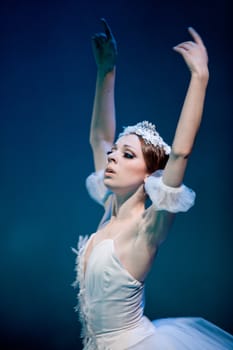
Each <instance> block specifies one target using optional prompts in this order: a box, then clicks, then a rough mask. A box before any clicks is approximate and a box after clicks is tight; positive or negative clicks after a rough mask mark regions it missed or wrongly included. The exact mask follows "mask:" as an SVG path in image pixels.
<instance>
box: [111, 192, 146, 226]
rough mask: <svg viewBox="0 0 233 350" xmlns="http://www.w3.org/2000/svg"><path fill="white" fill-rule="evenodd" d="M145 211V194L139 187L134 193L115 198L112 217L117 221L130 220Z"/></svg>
mask: <svg viewBox="0 0 233 350" xmlns="http://www.w3.org/2000/svg"><path fill="white" fill-rule="evenodd" d="M144 210H145V192H144V189H143V186H140V187H139V188H138V190H137V191H136V192H133V193H127V194H126V195H117V194H116V196H115V202H114V205H113V212H112V215H113V216H114V217H116V218H118V219H125V218H130V217H131V216H135V215H137V214H139V213H142V212H143V211H144Z"/></svg>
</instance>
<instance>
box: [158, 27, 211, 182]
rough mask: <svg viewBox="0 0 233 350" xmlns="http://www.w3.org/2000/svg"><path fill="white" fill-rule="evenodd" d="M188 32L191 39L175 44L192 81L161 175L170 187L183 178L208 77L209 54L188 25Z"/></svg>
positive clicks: (200, 116) (198, 120)
mask: <svg viewBox="0 0 233 350" xmlns="http://www.w3.org/2000/svg"><path fill="white" fill-rule="evenodd" d="M188 31H189V33H190V35H191V36H192V38H193V41H186V42H183V43H181V44H179V45H177V46H175V47H174V50H175V51H176V52H178V53H180V54H181V55H182V57H183V59H184V61H185V62H186V64H187V66H188V68H189V69H190V72H191V80H190V84H189V87H188V91H187V94H186V97H185V101H184V104H183V108H182V111H181V114H180V118H179V121H178V125H177V129H176V133H175V137H174V140H173V144H172V150H171V154H170V157H169V160H168V162H167V165H166V168H165V170H164V174H163V182H164V183H165V184H166V185H168V186H172V187H178V186H179V185H180V184H181V183H182V181H183V177H184V172H185V168H186V165H187V160H188V157H189V155H190V153H191V151H192V148H193V144H194V140H195V137H196V134H197V131H198V128H199V125H200V122H201V119H202V113H203V106H204V99H205V94H206V87H207V83H208V79H209V71H208V55H207V51H206V48H205V46H204V44H203V41H202V39H201V37H200V35H199V34H198V33H197V32H196V31H195V30H194V29H193V28H189V29H188Z"/></svg>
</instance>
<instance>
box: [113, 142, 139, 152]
mask: <svg viewBox="0 0 233 350" xmlns="http://www.w3.org/2000/svg"><path fill="white" fill-rule="evenodd" d="M114 147H115V148H117V143H114V144H113V148H114ZM123 147H125V148H132V149H134V150H135V151H136V148H135V147H133V146H131V145H127V144H124V145H123Z"/></svg>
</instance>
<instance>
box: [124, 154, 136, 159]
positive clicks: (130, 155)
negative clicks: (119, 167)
mask: <svg viewBox="0 0 233 350" xmlns="http://www.w3.org/2000/svg"><path fill="white" fill-rule="evenodd" d="M124 157H125V158H128V159H132V158H134V155H133V154H131V153H129V152H124Z"/></svg>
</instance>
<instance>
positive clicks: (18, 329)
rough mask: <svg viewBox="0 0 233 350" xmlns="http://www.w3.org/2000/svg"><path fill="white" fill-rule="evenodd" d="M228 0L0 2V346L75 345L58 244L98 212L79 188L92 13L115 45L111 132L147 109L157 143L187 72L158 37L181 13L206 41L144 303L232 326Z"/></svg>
mask: <svg viewBox="0 0 233 350" xmlns="http://www.w3.org/2000/svg"><path fill="white" fill-rule="evenodd" d="M229 3H230V2H229V1H228V2H227V1H226V0H223V1H221V2H220V1H216V2H213V1H212V2H211V1H205V0H203V1H200V0H197V1H194V2H192V4H191V3H190V2H187V1H163V3H162V4H161V1H160V2H156V1H149V0H144V1H137V0H135V1H129V0H126V1H121V0H118V1H115V2H112V3H111V2H110V1H106V0H105V1H98V2H97V1H92V2H91V1H90V2H89V1H85V2H81V1H72V0H67V1H47V2H46V1H37V0H36V1H16V0H12V1H6V0H5V1H2V2H1V5H0V33H1V40H0V44H1V55H0V60H1V64H0V70H1V84H0V89H1V95H0V96H1V103H0V121H1V123H0V125H1V127H0V136H1V137H0V152H1V153H0V154H1V165H0V166H1V168H0V169H1V171H0V177H1V182H0V186H1V187H0V191H1V192H0V201H1V202H0V203H1V210H0V215H1V217H0V271H1V287H0V310H1V311H0V322H1V327H0V336H1V344H2V347H1V349H4V350H5V349H11V350H20V349H23V350H25V349H50V350H63V349H66V350H69V349H80V348H81V342H80V339H79V322H78V316H77V314H75V313H74V311H73V307H74V306H75V304H76V299H75V294H76V293H75V291H74V290H73V289H72V288H71V286H70V285H71V283H72V282H73V280H74V278H75V273H74V259H75V256H74V254H73V253H72V252H71V246H73V247H74V246H75V245H76V242H77V239H78V235H79V234H87V233H91V232H93V231H95V229H96V225H97V223H98V220H99V219H100V217H101V215H102V209H101V208H100V207H99V206H98V205H97V204H95V203H94V202H92V201H91V199H90V198H89V197H88V195H87V193H86V190H85V186H84V184H85V178H86V176H87V175H88V174H89V173H90V172H91V171H92V170H93V162H92V158H91V150H90V147H89V144H88V133H89V123H90V116H91V110H92V100H93V96H94V86H95V77H96V67H95V63H94V59H93V57H92V51H91V36H92V34H93V33H95V32H98V31H100V30H102V28H101V25H100V22H99V18H101V17H105V18H107V20H108V21H109V23H110V25H111V27H112V30H113V32H114V34H115V36H116V38H117V41H118V47H119V57H118V68H117V82H116V107H117V118H118V126H117V127H118V132H119V131H120V130H121V126H122V125H128V124H131V123H136V122H138V121H140V120H143V119H148V120H150V121H153V122H155V123H156V125H157V127H158V129H159V130H160V132H161V134H162V135H163V137H164V139H165V140H167V141H168V142H169V143H171V141H172V137H173V134H174V131H175V127H176V122H177V118H178V116H179V112H180V109H181V106H182V102H183V99H184V96H185V91H186V88H187V84H188V80H189V72H188V70H187V68H186V66H185V64H184V62H183V60H182V58H181V57H180V56H179V55H178V54H177V53H175V52H174V51H173V50H172V47H173V46H174V45H175V44H178V43H179V42H181V41H184V40H187V39H189V35H188V33H187V27H188V26H190V25H192V26H193V27H194V28H196V29H197V30H198V31H199V32H200V33H201V35H202V37H203V39H204V41H205V44H206V46H207V48H208V52H209V67H210V83H209V87H208V92H207V99H206V104H205V111H204V119H203V123H202V126H201V129H200V132H199V134H198V137H197V141H196V145H195V149H194V151H193V154H192V156H191V158H190V163H189V166H188V170H187V173H186V177H185V183H186V184H187V185H189V186H190V187H192V188H193V189H194V190H195V191H196V192H197V200H196V206H195V207H194V208H192V209H191V210H190V211H189V212H188V213H186V214H179V215H178V216H177V219H176V221H175V224H174V226H173V228H172V230H171V232H170V235H169V236H168V238H167V241H166V242H165V243H164V245H163V246H162V247H161V250H160V252H159V255H158V257H157V260H156V261H155V264H154V268H153V270H152V272H151V273H150V275H149V277H148V282H147V288H146V297H147V303H146V314H147V315H148V316H149V317H150V318H151V319H155V318H160V317H169V316H202V317H205V318H207V319H208V320H210V321H212V322H214V323H216V324H217V325H219V326H221V327H223V328H224V329H226V330H228V331H229V332H233V324H232V295H233V284H232V262H233V258H232V243H233V238H232V186H231V181H232V76H231V74H232V56H231V54H230V51H231V49H230V46H231V43H232V38H231V39H230V29H231V28H230V22H229V18H228V14H229ZM1 344H0V345H1Z"/></svg>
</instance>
